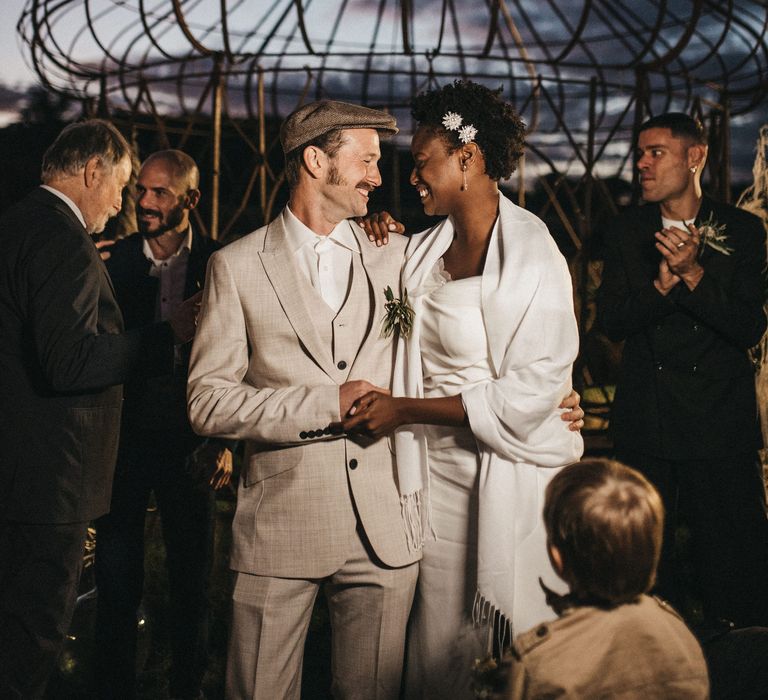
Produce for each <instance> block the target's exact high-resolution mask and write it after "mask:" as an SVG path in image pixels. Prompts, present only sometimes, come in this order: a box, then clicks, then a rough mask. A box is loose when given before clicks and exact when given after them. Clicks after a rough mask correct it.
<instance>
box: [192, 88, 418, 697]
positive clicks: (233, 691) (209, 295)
mask: <svg viewBox="0 0 768 700" xmlns="http://www.w3.org/2000/svg"><path fill="white" fill-rule="evenodd" d="M396 132H397V129H396V127H395V120H394V118H393V117H391V116H390V115H388V114H386V113H384V112H379V111H376V110H372V109H367V108H365V107H359V106H355V105H350V104H344V103H341V102H330V101H323V102H316V103H313V104H310V105H306V106H304V107H302V108H300V109H299V110H297V111H296V112H294V113H293V114H292V115H290V116H289V117H288V118H287V119H286V121H285V123H284V124H283V127H282V130H281V142H282V145H283V150H284V152H285V155H286V172H287V177H288V181H289V185H290V199H289V202H288V205H287V206H286V208H285V209H284V210H283V211H282V213H281V214H280V215H279V216H278V217H277V218H276V219H275V220H274V221H272V222H271V223H270V224H269V225H267V226H265V227H263V228H261V229H259V230H257V231H255V232H254V233H252V234H250V235H248V236H246V237H244V238H242V239H241V240H239V241H237V242H235V243H232V244H231V245H229V246H228V247H227V248H224V249H223V250H221V251H219V252H218V253H216V254H214V256H213V257H212V258H211V262H210V265H209V270H208V281H207V282H206V286H205V301H204V304H203V312H202V314H201V317H200V320H199V326H198V342H197V343H195V345H194V348H193V352H192V362H191V366H190V373H189V390H188V398H189V412H190V418H191V421H192V425H193V427H194V428H195V430H196V431H197V432H199V433H201V434H204V435H216V436H221V437H224V436H228V437H232V438H237V439H242V440H244V441H245V445H246V454H245V463H244V467H243V474H242V477H241V483H240V487H239V492H238V503H237V512H236V515H235V519H234V523H233V551H232V560H231V565H232V568H233V569H234V570H235V571H236V572H237V577H236V582H235V590H234V593H233V622H232V632H231V638H230V644H229V658H228V668H227V697H230V698H251V697H252V698H269V699H270V700H271V699H272V698H299V694H300V689H301V668H302V660H303V651H304V640H305V637H306V633H307V627H308V625H309V620H310V616H311V612H312V607H313V604H314V601H315V597H316V596H317V593H318V591H319V589H320V586H321V584H323V583H324V584H325V596H326V598H327V601H328V606H329V609H330V618H331V625H332V628H333V641H332V644H333V688H334V694H335V695H336V696H337V697H343V698H392V699H394V698H397V697H398V695H399V690H400V677H401V670H402V660H403V651H404V641H405V627H406V622H407V619H408V612H409V610H410V607H411V601H412V598H413V592H414V586H415V583H416V576H417V573H418V567H417V564H416V561H417V559H418V558H419V557H420V552H418V551H412V550H410V549H409V548H408V543H407V540H406V531H405V528H404V525H403V522H402V519H401V515H400V500H399V494H398V491H397V485H396V483H395V480H394V478H393V474H394V471H395V464H394V455H393V454H392V451H391V450H390V447H389V443H388V441H387V440H386V439H383V440H377V441H371V440H364V439H362V438H361V439H357V438H355V437H353V436H347V435H340V434H338V432H337V430H336V429H335V426H336V425H337V424H338V423H339V422H340V420H341V418H342V416H344V415H345V414H346V413H347V411H348V410H349V408H350V406H351V404H352V402H353V401H354V400H355V399H356V398H358V397H360V396H362V395H363V394H364V393H365V392H366V391H368V390H369V389H370V388H371V387H372V384H369V381H371V382H373V383H375V384H377V385H379V386H381V387H389V386H390V382H391V375H392V359H393V351H394V345H393V343H392V340H391V339H385V338H383V337H382V336H381V334H380V332H379V331H380V328H379V325H380V324H379V321H380V319H381V318H382V316H383V314H384V304H385V301H386V300H385V298H384V293H383V290H384V289H385V288H386V287H388V286H389V287H392V289H395V290H396V289H398V288H399V277H400V267H401V264H402V262H403V253H404V249H405V243H406V239H404V238H402V239H400V238H398V239H397V240H393V241H392V243H390V245H388V246H385V247H380V248H379V247H376V246H373V245H371V244H370V243H369V242H368V241H367V240H366V238H365V234H364V233H363V231H362V230H361V229H360V228H359V227H358V226H357V225H356V224H353V223H350V222H349V221H347V218H348V217H354V216H361V215H364V214H365V213H366V211H367V206H368V197H369V195H370V193H371V192H372V191H373V190H374V189H375V188H376V187H378V186H379V185H380V184H381V175H380V173H379V169H378V161H379V158H380V155H381V153H380V148H379V136H380V134H385V135H391V134H394V133H396Z"/></svg>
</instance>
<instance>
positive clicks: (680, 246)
mask: <svg viewBox="0 0 768 700" xmlns="http://www.w3.org/2000/svg"><path fill="white" fill-rule="evenodd" d="M684 245H685V241H680V242H679V243H678V244H677V247H678V248H682V247H683V246H684Z"/></svg>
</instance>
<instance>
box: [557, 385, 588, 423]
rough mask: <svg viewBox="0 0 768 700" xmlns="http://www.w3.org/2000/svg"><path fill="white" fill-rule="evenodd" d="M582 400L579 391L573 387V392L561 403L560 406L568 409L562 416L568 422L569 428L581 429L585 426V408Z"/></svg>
mask: <svg viewBox="0 0 768 700" xmlns="http://www.w3.org/2000/svg"><path fill="white" fill-rule="evenodd" d="M580 402H581V396H579V394H578V392H576V391H574V390H573V389H571V393H570V394H568V396H566V397H565V398H564V399H563V401H562V403H561V404H560V408H567V409H568V410H567V411H566V412H565V413H562V414H561V415H560V418H561V419H562V420H564V421H565V422H567V423H568V430H571V431H575V430H581V429H582V428H583V427H584V409H583V408H582V407H581V405H580Z"/></svg>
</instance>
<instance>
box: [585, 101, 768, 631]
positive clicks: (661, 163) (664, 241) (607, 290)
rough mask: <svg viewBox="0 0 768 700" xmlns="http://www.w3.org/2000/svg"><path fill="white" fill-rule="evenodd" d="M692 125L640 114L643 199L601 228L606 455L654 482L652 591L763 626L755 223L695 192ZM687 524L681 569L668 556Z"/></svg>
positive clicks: (696, 134) (760, 233)
mask: <svg viewBox="0 0 768 700" xmlns="http://www.w3.org/2000/svg"><path fill="white" fill-rule="evenodd" d="M706 143H707V141H706V133H705V131H704V128H703V126H702V125H701V124H700V123H699V122H697V121H696V120H694V119H692V118H691V117H688V116H687V115H685V114H677V113H670V114H665V115H660V116H657V117H654V118H652V119H650V120H648V121H647V122H645V123H644V124H643V125H642V126H641V128H640V133H639V137H638V158H639V160H638V163H637V167H638V169H639V171H640V182H641V185H642V191H643V198H644V200H645V201H646V205H645V206H643V207H640V208H635V209H632V210H630V211H627V212H625V213H623V214H622V215H621V216H619V217H618V218H617V219H616V220H615V221H614V222H613V225H612V226H611V228H610V230H609V231H608V235H607V236H606V239H607V249H608V252H607V256H606V261H605V271H604V275H603V284H602V289H601V296H600V304H599V312H600V317H601V321H602V325H603V328H604V330H605V332H606V333H607V335H608V336H609V337H611V338H612V339H614V340H625V341H626V343H625V346H624V352H623V358H622V364H621V371H620V377H619V381H618V382H617V387H616V400H615V402H614V406H613V415H612V420H611V423H612V429H613V433H614V443H615V449H616V454H617V456H618V457H619V459H621V460H622V461H624V462H626V463H627V464H630V465H632V466H634V467H636V468H638V469H640V470H641V471H643V472H644V473H645V474H646V475H647V476H648V477H649V478H650V479H651V481H653V482H654V484H655V485H656V486H657V487H658V488H659V491H660V492H661V494H662V498H663V499H664V504H665V507H666V509H667V511H668V518H667V523H668V527H667V532H666V537H665V547H664V552H663V554H662V562H661V567H660V570H659V592H660V593H662V595H665V596H666V597H668V598H670V599H671V601H672V602H673V603H674V604H675V605H677V606H679V607H681V608H682V609H685V608H689V607H690V602H691V600H699V601H701V602H702V603H703V612H704V615H705V617H706V618H707V620H708V621H711V622H716V621H717V620H718V618H727V619H729V620H732V621H734V622H736V623H737V624H738V625H743V626H747V625H754V624H763V625H766V624H768V595H766V591H768V521H766V515H765V497H764V491H763V488H762V484H761V481H760V477H759V475H760V471H759V465H758V460H757V449H758V448H759V447H760V446H761V440H760V434H759V430H758V422H757V407H756V399H755V387H754V369H753V366H752V363H751V362H750V358H749V356H748V353H747V351H748V349H749V348H750V347H752V346H753V345H755V344H756V343H757V342H758V341H759V340H760V337H761V336H762V334H763V332H764V331H765V327H766V319H765V313H764V312H763V301H764V299H765V283H764V278H763V269H764V267H765V231H764V229H763V227H762V225H761V223H760V221H759V220H758V219H757V218H756V217H754V216H752V215H751V214H748V213H746V212H744V211H742V210H740V209H737V208H735V207H732V206H729V205H725V204H721V203H718V202H715V201H713V200H711V199H709V198H708V197H706V196H703V195H702V191H701V171H702V168H703V166H704V162H705V160H706V156H707V145H706ZM681 523H682V524H685V525H687V527H688V530H689V532H690V535H691V537H690V553H691V563H692V565H693V572H692V573H691V572H688V582H687V583H685V580H686V579H685V576H684V571H683V569H682V568H681V566H679V561H677V560H676V558H675V557H674V556H673V555H674V551H673V550H674V545H675V534H676V532H677V526H678V525H679V524H681Z"/></svg>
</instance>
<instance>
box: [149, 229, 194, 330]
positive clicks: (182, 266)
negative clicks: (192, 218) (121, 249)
mask: <svg viewBox="0 0 768 700" xmlns="http://www.w3.org/2000/svg"><path fill="white" fill-rule="evenodd" d="M142 249H143V252H144V257H146V259H147V260H149V262H150V263H151V264H152V267H151V268H150V270H149V276H150V277H157V278H158V279H159V280H160V286H159V290H158V295H157V307H156V308H155V320H156V321H167V320H168V319H169V318H170V316H171V313H172V312H173V310H174V309H175V308H176V307H177V306H178V305H179V304H181V302H182V301H184V286H185V282H186V279H187V263H188V262H189V252H190V251H191V250H192V226H190V227H189V228H188V229H187V236H186V238H185V239H184V240H183V241H182V243H181V245H180V246H179V248H178V250H177V251H176V252H175V253H174V254H173V255H171V256H169V257H167V258H165V259H164V260H158V259H157V258H156V257H155V256H154V255H153V254H152V248H150V247H149V241H147V239H146V238H145V239H144V242H143V246H142Z"/></svg>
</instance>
